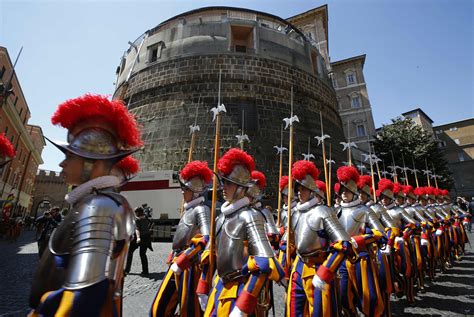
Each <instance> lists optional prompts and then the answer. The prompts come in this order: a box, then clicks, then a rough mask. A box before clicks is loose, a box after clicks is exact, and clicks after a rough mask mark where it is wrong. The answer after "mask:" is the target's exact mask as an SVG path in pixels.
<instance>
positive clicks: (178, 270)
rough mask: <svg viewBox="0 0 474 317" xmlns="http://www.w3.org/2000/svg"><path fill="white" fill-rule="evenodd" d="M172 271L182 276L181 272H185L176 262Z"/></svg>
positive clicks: (172, 265)
mask: <svg viewBox="0 0 474 317" xmlns="http://www.w3.org/2000/svg"><path fill="white" fill-rule="evenodd" d="M171 271H173V272H175V273H176V274H178V275H179V274H181V272H183V270H181V269H180V268H179V266H178V264H176V262H174V263H173V264H171Z"/></svg>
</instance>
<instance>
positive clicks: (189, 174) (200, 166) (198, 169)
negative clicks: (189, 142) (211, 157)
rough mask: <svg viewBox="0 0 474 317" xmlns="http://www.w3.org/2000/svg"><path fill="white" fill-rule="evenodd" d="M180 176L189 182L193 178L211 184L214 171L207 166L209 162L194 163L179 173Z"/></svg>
mask: <svg viewBox="0 0 474 317" xmlns="http://www.w3.org/2000/svg"><path fill="white" fill-rule="evenodd" d="M179 176H180V177H181V178H182V179H184V180H186V181H188V180H190V179H191V178H193V177H196V176H197V177H200V178H202V180H204V182H205V183H206V184H208V183H210V182H211V179H212V171H211V169H210V168H209V166H208V165H207V162H203V161H192V162H189V163H188V164H186V166H184V168H183V169H182V170H181V172H180V173H179Z"/></svg>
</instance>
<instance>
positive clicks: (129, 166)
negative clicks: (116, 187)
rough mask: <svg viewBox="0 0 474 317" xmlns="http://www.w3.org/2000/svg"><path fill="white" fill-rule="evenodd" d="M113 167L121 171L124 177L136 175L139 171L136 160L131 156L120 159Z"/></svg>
mask: <svg viewBox="0 0 474 317" xmlns="http://www.w3.org/2000/svg"><path fill="white" fill-rule="evenodd" d="M115 167H116V168H119V169H121V170H122V171H123V172H124V173H125V174H126V175H133V174H136V173H138V171H139V170H140V166H139V164H138V160H137V159H135V158H133V157H131V156H127V157H125V158H124V159H122V160H121V161H120V162H118V163H117V164H115Z"/></svg>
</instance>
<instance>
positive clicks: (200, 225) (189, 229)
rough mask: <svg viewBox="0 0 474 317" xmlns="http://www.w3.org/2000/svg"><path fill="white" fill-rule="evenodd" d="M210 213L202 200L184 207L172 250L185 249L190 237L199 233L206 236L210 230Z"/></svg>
mask: <svg viewBox="0 0 474 317" xmlns="http://www.w3.org/2000/svg"><path fill="white" fill-rule="evenodd" d="M198 199H199V198H198ZM210 214H211V212H210V210H209V207H208V206H206V205H204V203H202V202H201V203H199V204H198V205H195V206H193V207H190V208H188V209H186V210H185V211H184V214H183V216H182V217H181V220H180V221H179V223H178V226H177V228H176V233H175V234H174V237H173V250H174V251H183V250H185V249H186V248H188V247H189V245H190V243H191V239H192V238H193V237H194V236H196V235H197V234H199V233H200V234H202V235H203V236H206V235H207V236H208V235H209V233H210V231H211V230H210V217H211V216H210Z"/></svg>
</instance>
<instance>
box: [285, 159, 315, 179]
mask: <svg viewBox="0 0 474 317" xmlns="http://www.w3.org/2000/svg"><path fill="white" fill-rule="evenodd" d="M291 173H292V174H293V178H294V179H296V180H299V181H301V180H303V179H304V178H305V177H306V175H308V174H309V175H311V177H312V178H313V179H314V180H316V179H318V176H319V170H318V169H317V168H316V165H314V163H313V162H310V161H304V160H300V161H296V162H295V163H294V164H293V170H292V172H291Z"/></svg>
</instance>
